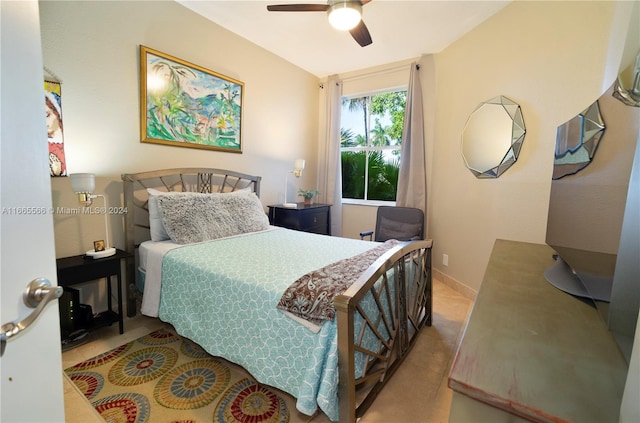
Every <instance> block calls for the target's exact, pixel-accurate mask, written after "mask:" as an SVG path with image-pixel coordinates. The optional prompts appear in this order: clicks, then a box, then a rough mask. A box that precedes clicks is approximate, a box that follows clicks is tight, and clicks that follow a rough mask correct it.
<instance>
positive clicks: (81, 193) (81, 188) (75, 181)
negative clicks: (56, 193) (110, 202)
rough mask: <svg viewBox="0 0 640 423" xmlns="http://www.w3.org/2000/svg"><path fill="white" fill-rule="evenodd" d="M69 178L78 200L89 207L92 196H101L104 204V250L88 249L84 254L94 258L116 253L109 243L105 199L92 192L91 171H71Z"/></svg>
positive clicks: (92, 180)
mask: <svg viewBox="0 0 640 423" xmlns="http://www.w3.org/2000/svg"><path fill="white" fill-rule="evenodd" d="M69 177H70V178H71V188H72V189H73V191H74V192H75V193H76V194H78V201H80V204H82V205H83V206H85V207H89V206H90V205H91V203H93V199H94V198H98V197H101V198H102V202H103V205H104V208H103V210H102V211H103V214H104V231H105V234H104V235H105V244H104V250H102V251H96V249H95V248H94V249H93V250H89V251H87V252H86V255H87V256H89V257H93V258H94V259H97V258H103V257H109V256H112V255H114V254H115V253H116V249H115V248H114V247H111V246H110V244H109V224H108V219H107V200H106V199H105V197H104V195H100V194H94V193H93V190H94V189H95V187H96V178H95V175H94V174H93V173H72V174H71V175H69Z"/></svg>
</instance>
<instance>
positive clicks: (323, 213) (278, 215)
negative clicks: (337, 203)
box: [268, 203, 331, 235]
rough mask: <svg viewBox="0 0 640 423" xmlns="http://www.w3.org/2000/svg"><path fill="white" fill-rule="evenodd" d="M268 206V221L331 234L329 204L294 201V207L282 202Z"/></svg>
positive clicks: (287, 226) (273, 223)
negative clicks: (286, 205)
mask: <svg viewBox="0 0 640 423" xmlns="http://www.w3.org/2000/svg"><path fill="white" fill-rule="evenodd" d="M268 207H269V223H271V224H272V225H274V226H281V227H284V228H288V229H295V230H297V231H303V232H313V233H316V234H322V235H331V204H305V203H296V207H285V206H284V205H282V204H277V205H271V206H268Z"/></svg>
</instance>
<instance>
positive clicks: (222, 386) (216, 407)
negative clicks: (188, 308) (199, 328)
mask: <svg viewBox="0 0 640 423" xmlns="http://www.w3.org/2000/svg"><path fill="white" fill-rule="evenodd" d="M65 372H66V374H67V376H68V377H69V379H70V380H71V381H72V382H73V383H74V385H75V386H76V387H77V388H78V389H79V390H80V392H82V393H83V394H84V396H85V397H86V398H87V399H88V400H89V402H90V403H91V404H92V405H93V407H94V408H95V409H96V411H97V412H98V413H99V414H100V415H101V416H102V417H103V418H104V419H105V421H106V422H108V423H125V422H127V423H138V422H140V423H142V422H176V423H177V422H185V423H186V422H229V423H232V422H238V423H263V422H264V423H286V422H289V419H290V413H291V411H290V410H291V407H294V404H293V403H292V399H291V398H288V397H287V396H285V395H283V394H281V393H280V392H278V391H276V390H275V389H273V388H270V387H268V386H265V385H261V384H259V383H257V382H256V381H255V380H253V379H252V378H251V377H250V376H249V375H248V374H247V373H246V372H243V371H242V369H240V368H237V367H236V366H233V365H230V364H229V363H228V362H226V361H225V360H223V359H220V358H217V357H212V356H210V355H209V354H208V353H206V352H205V351H204V350H203V349H202V348H201V347H200V346H198V345H197V344H195V343H193V342H191V341H189V340H187V339H184V338H182V337H180V336H179V335H176V334H175V333H173V332H171V331H169V330H165V329H162V330H158V331H156V332H153V333H151V334H149V335H146V336H143V337H141V338H138V339H137V340H135V341H132V342H130V343H128V344H125V345H121V346H119V347H117V348H114V349H112V350H111V351H107V352H106V353H103V354H100V355H98V356H96V357H93V358H91V359H89V360H86V361H84V362H82V363H79V364H76V365H75V366H73V367H70V368H68V369H66V370H65Z"/></svg>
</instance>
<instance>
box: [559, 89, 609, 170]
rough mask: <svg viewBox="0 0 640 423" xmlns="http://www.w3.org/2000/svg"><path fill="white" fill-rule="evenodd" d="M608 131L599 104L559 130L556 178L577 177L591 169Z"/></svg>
mask: <svg viewBox="0 0 640 423" xmlns="http://www.w3.org/2000/svg"><path fill="white" fill-rule="evenodd" d="M604 129H605V125H604V121H603V120H602V114H600V105H599V104H598V101H597V100H596V101H595V102H594V103H593V104H591V106H589V107H587V108H586V109H584V110H583V111H582V113H580V114H578V115H576V116H575V117H573V118H572V119H570V120H568V121H567V122H565V123H563V124H562V125H560V126H558V130H557V132H556V152H555V159H554V162H553V176H552V178H553V179H560V178H562V177H564V176H567V175H573V174H574V173H577V172H579V171H581V170H582V169H584V168H585V167H587V166H588V165H589V163H591V161H592V160H593V156H594V155H595V154H596V150H597V149H598V145H599V144H600V140H601V139H602V135H603V134H604Z"/></svg>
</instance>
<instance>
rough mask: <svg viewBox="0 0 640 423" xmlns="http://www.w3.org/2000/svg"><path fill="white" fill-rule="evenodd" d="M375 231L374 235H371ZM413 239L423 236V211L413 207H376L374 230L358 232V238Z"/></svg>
mask: <svg viewBox="0 0 640 423" xmlns="http://www.w3.org/2000/svg"><path fill="white" fill-rule="evenodd" d="M374 233H375V237H374V236H373V235H374ZM366 236H368V237H369V240H371V239H372V238H373V240H374V241H378V242H384V241H386V240H388V239H397V240H398V241H415V240H420V239H423V238H424V212H423V211H422V210H420V209H416V208H413V207H392V206H380V207H378V214H377V216H376V229H375V231H365V232H360V239H364V237H366Z"/></svg>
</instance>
